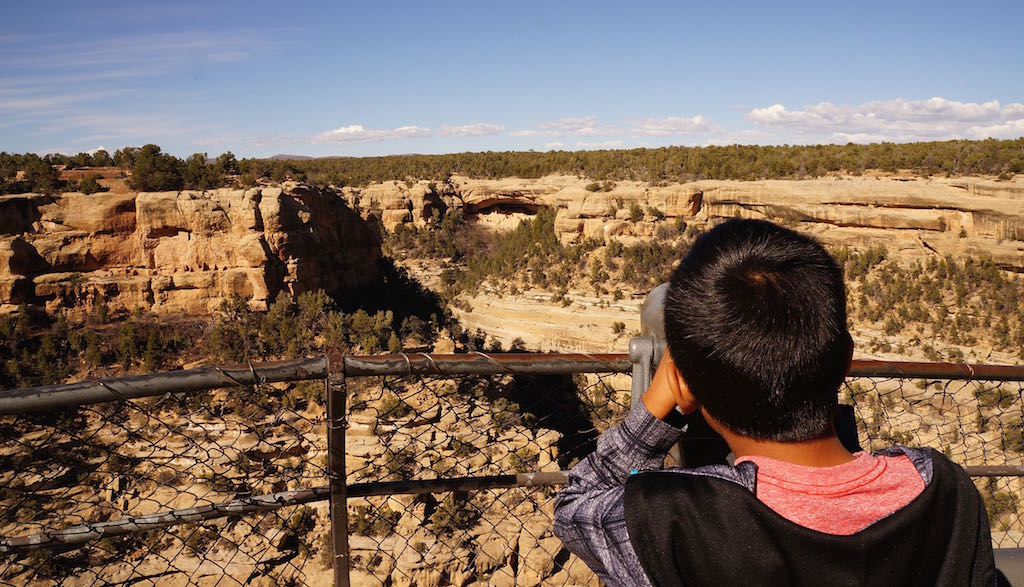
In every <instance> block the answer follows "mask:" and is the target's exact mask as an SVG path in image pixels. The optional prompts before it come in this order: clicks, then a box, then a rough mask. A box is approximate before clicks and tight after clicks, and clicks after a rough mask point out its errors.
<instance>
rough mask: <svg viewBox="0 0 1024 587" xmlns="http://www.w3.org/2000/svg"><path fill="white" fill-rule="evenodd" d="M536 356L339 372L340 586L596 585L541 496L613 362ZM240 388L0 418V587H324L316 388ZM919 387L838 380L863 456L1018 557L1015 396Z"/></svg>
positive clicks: (615, 401) (612, 388) (595, 408)
mask: <svg viewBox="0 0 1024 587" xmlns="http://www.w3.org/2000/svg"><path fill="white" fill-rule="evenodd" d="M539 357H540V360H541V361H543V364H539V363H540V361H536V360H534V361H525V362H518V363H517V362H515V361H513V362H508V361H505V360H503V359H502V358H501V357H497V356H495V357H488V356H486V355H480V356H478V357H469V358H467V356H466V355H453V356H433V357H432V358H431V357H426V358H415V357H414V358H413V359H412V360H410V358H409V357H390V358H388V357H382V358H374V359H372V360H370V359H367V358H346V359H345V362H344V363H343V365H344V372H345V373H347V374H348V375H347V377H344V378H343V380H342V381H343V382H342V385H341V386H340V388H339V392H340V393H343V394H344V396H345V399H346V400H347V401H346V402H345V411H344V415H343V416H344V417H343V418H342V420H341V427H342V428H343V429H344V458H345V467H344V468H345V473H344V476H343V485H345V486H346V487H347V508H345V509H346V510H347V517H348V519H347V538H348V554H349V557H348V559H347V561H348V563H349V565H350V567H351V570H350V577H351V584H353V585H374V584H380V585H384V584H388V585H473V584H477V585H485V584H486V585H596V584H597V580H596V578H595V577H594V576H593V575H592V574H591V573H590V572H589V570H588V569H587V568H586V566H585V565H584V564H582V562H580V561H579V560H577V559H576V558H575V557H573V556H571V555H569V553H568V552H567V551H565V550H564V549H563V548H562V545H561V543H560V541H559V540H558V539H557V538H556V537H554V536H553V534H552V532H551V530H552V520H553V505H554V495H555V492H556V490H557V484H558V482H559V481H560V480H561V479H564V476H562V474H561V473H560V471H564V470H565V469H568V468H569V467H571V466H572V465H573V464H574V463H575V462H577V461H578V460H579V459H580V458H583V457H584V456H586V455H587V454H588V453H589V452H590V451H592V450H593V447H594V444H595V440H596V438H597V435H598V434H600V432H602V431H603V430H605V429H607V428H608V427H610V426H612V425H614V424H615V423H616V422H618V421H620V420H621V419H622V417H623V416H624V415H625V413H626V412H627V411H628V409H629V406H630V387H631V378H630V376H629V375H628V374H625V373H623V372H624V371H626V370H628V369H629V362H628V360H626V358H625V356H605V357H604V358H603V359H602V361H590V362H588V360H587V359H586V357H585V356H584V358H583V359H582V360H581V358H580V356H578V355H577V356H575V357H574V358H573V359H572V360H571V361H569V360H567V359H566V357H565V356H557V355H543V356H539ZM534 358H536V357H534ZM350 359H352V360H350ZM538 364H539V366H538ZM249 370H251V371H252V373H251V377H248V376H245V375H246V374H245V372H244V371H242V372H238V371H232V372H231V373H232V375H231V378H230V381H237V383H238V385H234V386H232V387H230V388H221V389H216V390H213V391H195V390H194V389H193V391H191V392H189V393H182V394H169V395H168V394H165V393H162V392H161V394H160V395H153V393H152V392H149V393H148V394H149V395H153V397H142V398H133V399H121V400H115V401H108V402H105V403H90V404H86V405H81V406H78V407H63V408H53V409H50V410H48V411H45V412H19V413H14V414H10V415H5V416H0V537H2V538H0V583H2V584H11V585H23V584H40V585H46V584H69V585H96V584H123V583H132V584H134V583H142V584H146V583H150V584H153V583H159V584H161V585H164V584H168V585H231V584H250V583H255V584H260V583H263V584H266V585H271V584H275V585H276V584H311V585H329V584H331V583H332V581H333V574H332V570H331V565H332V560H333V559H334V555H335V553H334V552H333V551H332V537H331V527H332V525H331V520H330V513H329V507H328V503H327V497H328V496H329V494H330V491H329V489H328V487H327V486H326V483H327V482H328V479H329V477H330V476H329V475H328V470H327V469H328V462H329V461H328V453H327V436H328V433H329V430H328V426H327V425H326V414H325V410H326V405H325V403H326V402H325V391H324V390H325V387H326V385H325V381H324V380H323V378H324V377H326V375H327V368H326V366H325V365H324V364H323V362H322V361H321V363H318V364H317V365H316V366H315V368H313V369H312V370H311V371H308V372H304V373H303V374H301V377H300V378H303V379H309V380H306V381H290V382H289V381H279V379H281V378H284V379H292V378H295V377H293V376H292V375H291V374H289V373H284V374H278V376H276V379H275V377H271V378H267V377H265V376H262V375H261V373H263V372H262V371H261V370H260V369H258V368H252V367H250V369H249ZM580 371H583V372H580ZM587 371H590V372H587ZM594 371H604V372H594ZM918 371H919V372H922V373H926V374H929V373H930V374H931V375H934V376H921V375H920V374H919V373H916V374H915V372H910V373H911V374H910V375H907V374H906V373H907V372H905V373H904V374H903V375H899V376H895V375H891V374H890V375H886V373H888V371H886V369H881V368H879V367H878V366H877V365H876V366H871V365H865V364H861V365H860V367H857V368H855V373H854V375H855V376H854V377H851V378H850V379H849V380H848V381H847V383H846V385H845V386H844V387H843V389H842V390H841V400H842V401H843V402H844V403H848V404H851V405H853V406H854V411H855V414H856V419H857V423H858V432H859V438H860V443H861V446H862V447H863V448H865V449H867V450H874V449H878V448H882V447H884V446H889V445H891V444H910V445H920V446H931V447H934V448H936V449H938V450H940V451H943V452H945V453H946V454H947V455H949V456H950V458H951V459H953V460H954V461H955V462H958V463H961V464H963V465H966V466H968V467H969V471H970V472H972V473H973V474H975V475H978V476H977V477H976V482H977V484H978V487H979V490H980V491H981V493H982V495H983V497H984V498H985V500H986V503H987V505H988V508H989V514H990V519H991V521H992V528H993V540H994V543H995V545H996V546H1002V547H1006V546H1022V545H1024V521H1022V518H1021V514H1022V513H1024V512H1022V511H1021V509H1022V508H1021V505H1020V503H1019V498H1020V496H1021V492H1022V490H1024V487H1022V486H1021V483H1020V477H1019V476H1018V475H1019V474H1021V471H1022V469H1021V467H1020V465H1021V463H1022V461H1024V456H1022V453H1024V436H1022V424H1021V421H1022V416H1024V402H1022V394H1024V383H1021V382H1020V381H1013V380H1010V379H1011V378H1009V377H1002V376H999V378H993V379H979V378H973V379H971V380H964V379H955V378H954V377H963V375H962V374H957V373H953V372H949V370H948V369H947V370H946V371H945V372H944V371H942V370H941V369H936V368H933V369H931V371H932V372H934V373H931V372H929V371H928V370H927V369H925V370H923V371H922V370H920V369H919V370H918ZM222 372H223V371H222ZM386 373H389V374H386ZM882 375H886V376H882ZM982 375H984V376H986V377H995V376H994V375H992V374H991V373H988V374H982ZM982 375H979V377H980V376H982ZM1020 378H1021V377H1018V378H1017V379H1020ZM221 381H222V383H221V384H220V385H223V377H222V378H221ZM253 383H255V385H253ZM105 385H106V386H107V387H108V388H110V389H111V390H114V391H117V392H118V393H119V394H121V395H125V393H124V389H123V388H121V387H118V386H117V385H115V384H114V382H109V383H108V384H105ZM193 387H195V386H193ZM199 387H201V386H199ZM158 391H159V390H158ZM115 397H116V395H115ZM6 400H7V398H4V397H0V404H2V403H3V402H4V401H6ZM538 472H540V473H538ZM126 520H128V521H130V523H126V522H125V521H126ZM336 527H337V526H336ZM27 536H32V538H26V537H27ZM31 542H42V544H41V545H34V546H32V547H30V548H26V547H25V545H26V544H29V543H31Z"/></svg>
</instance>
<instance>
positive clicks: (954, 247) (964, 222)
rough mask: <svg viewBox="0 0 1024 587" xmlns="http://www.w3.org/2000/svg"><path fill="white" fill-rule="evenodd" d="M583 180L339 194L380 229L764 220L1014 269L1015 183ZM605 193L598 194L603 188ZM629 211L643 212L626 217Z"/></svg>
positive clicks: (563, 232) (595, 232)
mask: <svg viewBox="0 0 1024 587" xmlns="http://www.w3.org/2000/svg"><path fill="white" fill-rule="evenodd" d="M590 183H591V182H590V181H589V180H587V179H581V178H577V177H571V176H549V177H542V178H539V179H518V178H505V179H500V180H486V179H469V178H465V177H458V176H455V177H453V178H452V179H451V181H450V182H448V183H445V184H436V183H435V184H434V185H433V189H431V186H430V184H428V183H427V182H418V183H415V184H412V185H408V184H405V183H400V182H388V183H383V184H374V185H371V186H368V187H366V188H362V189H352V188H346V189H345V190H344V193H345V196H346V198H347V199H348V200H349V201H350V202H351V203H352V204H353V205H354V206H357V207H359V208H362V209H363V210H364V211H366V210H371V209H379V210H381V216H382V219H383V221H384V225H385V227H387V228H388V229H389V230H391V229H393V228H394V227H395V226H397V225H399V224H402V223H410V224H416V225H423V224H425V223H426V222H427V220H428V219H429V218H431V216H432V215H433V214H435V213H443V212H444V210H446V209H448V208H462V209H463V210H464V211H465V213H466V214H467V215H469V216H475V217H476V218H478V219H479V220H480V221H482V222H485V223H487V224H489V225H492V226H495V227H497V228H498V229H502V228H510V227H514V225H515V224H516V222H508V221H502V220H501V218H502V217H504V218H508V219H510V220H512V219H517V217H522V216H523V215H529V214H532V213H534V212H536V210H537V209H539V208H540V207H542V206H548V207H554V208H556V209H557V216H556V219H555V230H556V231H557V232H558V233H559V237H560V238H562V240H563V241H566V242H571V241H575V240H578V239H581V238H601V239H606V240H607V239H609V238H612V237H614V238H617V239H620V240H622V241H623V242H629V241H631V240H634V239H649V238H651V237H653V235H654V232H655V229H656V227H657V223H658V222H659V221H660V217H661V216H664V217H668V218H675V217H679V218H682V219H684V220H685V221H686V222H687V223H688V224H696V225H698V226H700V225H703V224H707V223H711V222H714V221H716V220H720V219H723V218H731V217H737V216H738V217H744V218H765V219H768V220H772V221H775V222H779V223H783V224H786V225H789V226H793V227H795V228H797V229H798V230H801V231H804V232H808V233H811V234H814V235H815V236H817V237H818V238H819V239H821V240H822V241H824V242H826V243H828V244H835V245H850V246H854V247H859V246H865V245H870V244H881V245H885V246H887V247H889V248H890V249H891V250H892V251H893V252H894V253H895V252H898V253H899V254H901V255H909V256H913V255H915V254H920V255H931V254H939V255H952V256H956V255H962V254H971V255H988V256H991V257H992V258H993V259H994V260H995V261H996V262H997V263H998V264H999V265H1000V266H1002V267H1003V268H1005V269H1008V270H1012V271H1017V272H1024V180H1022V179H1017V180H1015V181H995V180H989V179H982V178H942V179H923V178H901V177H892V176H890V177H867V176H864V177H830V178H821V179H810V180H764V181H719V180H706V181H695V182H689V183H677V184H668V185H650V184H646V183H642V182H623V181H619V182H615V183H614V185H612V184H610V183H609V184H607V185H600V186H599V185H597V184H593V185H590V186H589V187H590V188H591V189H594V188H595V187H596V188H598V190H600V191H588V189H587V187H588V184H590ZM605 190H606V191H605ZM634 206H637V207H639V208H640V210H641V211H642V212H643V214H642V218H639V219H636V212H635V210H633V208H634Z"/></svg>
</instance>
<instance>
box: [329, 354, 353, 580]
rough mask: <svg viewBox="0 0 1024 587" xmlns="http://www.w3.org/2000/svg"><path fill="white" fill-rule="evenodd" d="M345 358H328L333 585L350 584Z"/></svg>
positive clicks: (334, 356)
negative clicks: (346, 476)
mask: <svg viewBox="0 0 1024 587" xmlns="http://www.w3.org/2000/svg"><path fill="white" fill-rule="evenodd" d="M345 395H346V390H345V360H344V358H343V357H341V356H337V355H332V356H330V357H328V358H327V475H328V477H329V478H330V481H331V550H332V551H333V554H334V557H333V559H332V560H333V566H334V585H335V587H349V575H348V573H349V552H348V495H347V493H346V490H347V487H346V480H345V428H346V427H347V426H348V421H347V420H346V419H345V404H346V401H347V399H348V398H346V397H345Z"/></svg>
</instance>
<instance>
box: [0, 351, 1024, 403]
mask: <svg viewBox="0 0 1024 587" xmlns="http://www.w3.org/2000/svg"><path fill="white" fill-rule="evenodd" d="M333 360H337V361H341V362H342V364H343V365H344V373H345V375H346V376H349V377H359V376H373V375H500V374H564V373H628V372H630V370H631V369H632V364H631V363H630V359H629V355H628V354H625V353H609V354H586V353H560V354H558V353H493V354H486V353H479V352H477V353H465V354H445V355H431V354H426V353H410V354H404V353H401V354H391V355H373V356H351V357H341V356H340V355H339V356H337V357H335V358H334V359H333ZM326 376H327V358H326V357H315V358H309V359H295V360H291V361H267V362H254V363H249V364H247V365H241V366H240V365H228V366H223V367H199V368H197V369H183V370H179V371H167V372H164V373H154V374H152V375H133V376H130V377H119V378H116V379H106V380H101V381H96V380H89V381H81V382H78V383H69V384H64V385H46V386H42V387H28V388H23V389H13V390H6V391H0V415H7V414H18V413H22V412H35V411H42V410H49V409H54V408H63V407H69V406H75V405H83V404H92V403H100V402H107V401H116V400H126V399H138V398H143V397H155V396H160V395H164V394H167V393H195V392H202V391H210V390H213V389H220V388H225V387H236V386H251V385H259V384H262V383H278V382H282V381H304V380H311V379H323V378H325V377H326ZM849 376H850V377H895V378H902V379H952V380H971V379H992V380H1001V381H1024V366H1021V365H983V364H968V363H922V362H913V361H875V360H864V359H858V360H854V361H853V364H852V366H851V369H850V373H849Z"/></svg>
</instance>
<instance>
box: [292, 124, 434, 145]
mask: <svg viewBox="0 0 1024 587" xmlns="http://www.w3.org/2000/svg"><path fill="white" fill-rule="evenodd" d="M430 134H431V132H430V129H429V128H424V127H422V126H399V127H398V128H366V127H364V126H363V125H361V124H350V125H348V126H343V127H341V128H336V129H334V130H329V131H327V132H323V133H320V134H318V135H316V136H315V137H313V138H312V139H311V140H312V142H314V143H368V142H371V141H387V140H393V139H408V138H415V137H426V136H430Z"/></svg>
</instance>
